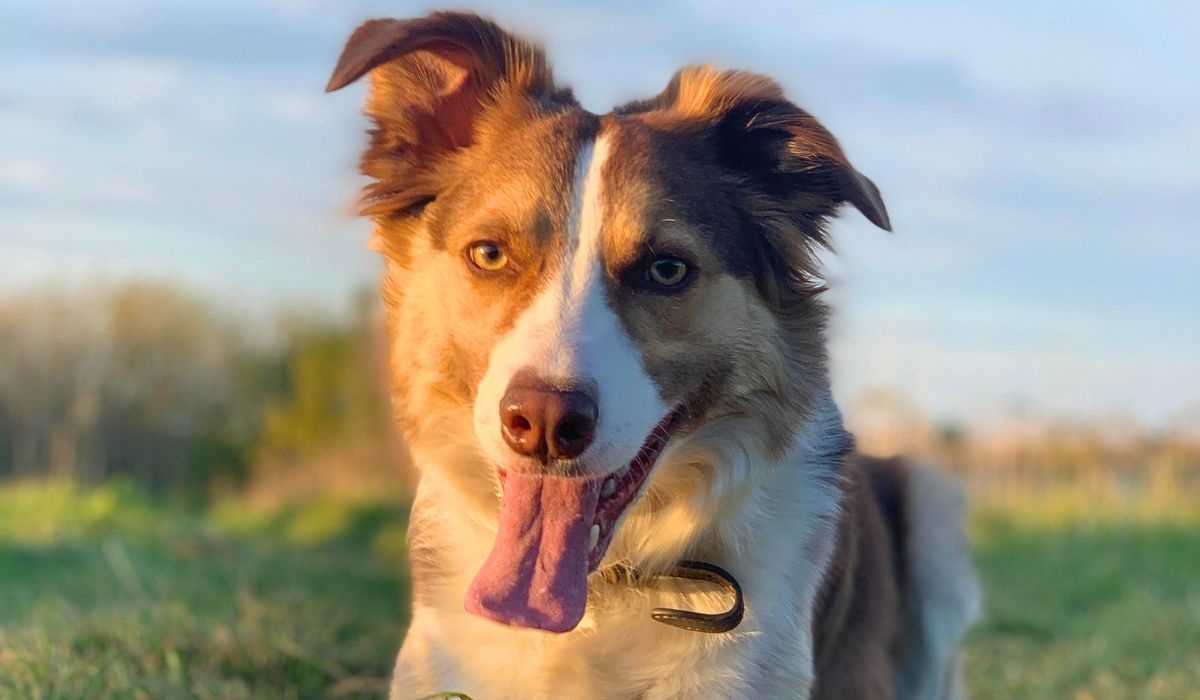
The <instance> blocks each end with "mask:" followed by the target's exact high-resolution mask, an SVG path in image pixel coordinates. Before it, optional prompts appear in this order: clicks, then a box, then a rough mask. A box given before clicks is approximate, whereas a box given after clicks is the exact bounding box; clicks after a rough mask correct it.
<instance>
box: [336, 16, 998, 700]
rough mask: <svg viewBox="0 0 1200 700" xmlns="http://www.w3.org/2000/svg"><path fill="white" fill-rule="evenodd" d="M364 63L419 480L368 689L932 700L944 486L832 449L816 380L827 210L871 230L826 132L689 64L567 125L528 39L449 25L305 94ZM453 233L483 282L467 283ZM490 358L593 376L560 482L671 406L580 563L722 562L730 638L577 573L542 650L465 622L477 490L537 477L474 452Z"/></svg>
mask: <svg viewBox="0 0 1200 700" xmlns="http://www.w3.org/2000/svg"><path fill="white" fill-rule="evenodd" d="M367 74H370V77H371V89H370V94H369V98H368V101H367V106H366V111H367V114H368V115H369V117H370V118H371V119H372V120H373V121H374V128H373V130H372V132H371V142H370V146H369V147H368V149H367V151H366V153H365V155H364V156H363V161H362V168H363V172H364V173H365V174H366V175H368V176H369V177H370V178H372V183H371V185H370V186H369V187H368V188H367V192H366V196H365V200H364V201H365V204H364V212H365V213H366V214H367V215H369V216H371V217H372V218H373V219H374V221H375V224H376V227H375V237H374V247H376V248H377V249H378V250H379V251H380V252H382V253H383V255H384V258H385V260H386V263H387V267H386V274H385V278H384V282H383V299H384V302H385V305H386V310H387V317H388V322H389V330H390V341H391V343H392V367H393V371H394V375H395V383H396V405H397V414H398V420H399V422H400V423H401V426H402V428H403V430H404V433H405V435H406V437H407V440H408V442H409V444H410V446H411V449H412V453H413V457H414V461H415V463H416V464H417V465H418V467H419V468H420V470H421V479H420V484H419V486H418V489H417V494H416V499H415V503H414V505H413V512H412V519H411V525H410V535H409V541H410V556H411V561H412V576H413V591H414V604H413V619H412V625H411V627H410V628H409V631H408V636H407V639H406V640H405V643H404V646H403V649H402V650H401V652H400V656H399V659H398V660H397V663H396V669H395V679H394V682H393V686H392V697H393V698H415V697H421V696H424V695H427V694H432V693H436V692H442V691H456V692H462V693H467V694H470V695H472V696H473V697H476V698H480V699H481V700H482V699H487V700H491V699H493V698H549V697H555V698H716V697H728V698H749V697H798V698H806V697H815V698H893V697H898V698H913V699H915V698H930V699H934V698H952V697H957V696H958V694H959V690H958V681H957V674H958V669H957V662H956V646H957V644H958V641H959V639H960V637H961V635H962V633H963V631H964V630H965V628H966V626H967V625H968V623H969V621H970V619H971V618H972V616H973V615H974V614H975V610H976V607H977V597H978V593H977V588H976V584H975V580H974V576H973V573H972V570H971V567H970V563H969V561H968V557H967V552H966V548H965V543H964V538H963V534H962V528H961V520H962V510H963V505H962V499H961V496H960V495H959V494H958V492H957V491H956V490H955V489H954V488H953V487H951V486H949V485H948V484H947V483H946V482H945V481H943V480H942V479H941V478H940V477H939V476H937V475H936V474H934V473H933V472H932V471H930V470H928V469H923V468H912V467H909V466H906V465H904V464H902V463H899V462H895V461H877V460H869V459H865V458H860V457H855V456H852V455H851V446H852V442H851V438H850V437H849V435H848V434H847V433H846V431H845V430H844V428H843V425H842V419H841V416H840V414H839V412H838V409H837V407H836V406H835V405H834V402H833V400H832V398H831V396H830V392H829V379H828V371H827V368H826V367H827V360H826V350H825V340H824V325H825V317H826V309H825V307H824V305H823V304H822V302H821V300H820V292H821V291H822V288H821V285H820V281H819V270H818V268H817V263H816V259H815V249H816V248H817V247H818V246H820V245H822V244H825V243H826V242H827V241H826V233H825V228H824V221H825V220H826V219H827V218H828V217H829V216H831V215H832V214H833V213H834V211H835V210H836V209H837V208H838V207H839V206H840V205H842V204H843V203H849V204H851V205H853V206H854V207H856V208H857V209H858V210H860V211H861V212H862V213H863V214H864V215H865V216H866V217H867V218H868V219H870V220H871V221H872V222H874V223H875V224H877V225H878V226H880V227H882V228H888V227H889V226H890V224H889V222H888V217H887V213H886V211H885V209H884V205H883V202H882V200H881V199H880V196H879V193H878V191H877V190H876V189H875V186H874V185H873V184H871V182H870V181H869V180H867V179H866V178H865V177H863V176H862V175H861V174H859V173H858V172H857V171H856V170H854V168H853V167H851V165H850V164H849V162H848V161H847V159H846V157H845V155H844V154H843V152H842V150H841V149H840V147H839V146H838V144H837V142H836V141H835V140H834V138H833V137H832V136H831V135H830V134H829V132H828V131H826V130H825V129H824V128H823V127H822V126H821V125H820V124H818V123H817V121H816V120H815V119H813V117H812V116H811V115H809V114H808V113H806V112H804V111H803V110H801V109H800V108H798V107H796V106H795V105H794V104H792V103H791V102H789V101H788V100H787V99H785V97H784V96H783V94H782V92H781V90H780V88H779V87H778V86H777V85H776V84H775V83H774V82H773V81H771V80H770V79H768V78H765V77H762V76H758V75H753V74H749V73H742V72H722V71H717V70H714V69H712V68H708V67H698V68H688V69H685V70H683V71H681V72H680V73H678V74H677V75H676V76H675V77H674V79H672V81H671V83H670V84H669V85H668V86H667V88H666V89H665V90H664V92H663V93H662V94H660V95H659V96H657V97H655V98H652V99H649V100H645V101H641V102H636V103H633V104H629V105H626V106H624V107H621V108H618V109H616V110H615V111H614V112H612V113H610V114H607V115H603V116H597V115H593V114H590V113H588V112H586V111H584V110H582V109H581V108H580V107H579V105H578V104H577V103H576V101H575V100H574V98H573V97H572V96H571V93H570V91H569V90H566V89H563V88H560V87H558V86H556V84H555V83H554V80H553V78H552V76H551V73H550V69H549V66H548V65H547V62H546V60H545V58H544V56H543V54H542V52H541V51H540V50H539V49H538V48H536V47H534V46H532V45H530V44H528V43H526V42H524V41H522V40H520V39H518V38H515V37H513V36H512V35H510V34H508V33H506V32H504V31H503V30H501V29H500V28H499V27H497V26H495V25H494V24H492V23H491V22H489V21H486V20H483V19H481V18H479V17H476V16H474V15H467V14H447V13H439V14H434V15H431V16H429V17H426V18H422V19H416V20H409V21H398V20H374V21H371V22H368V23H367V24H365V25H363V26H362V27H361V28H359V29H358V30H357V31H356V32H355V33H354V35H353V36H352V37H351V38H350V40H349V43H348V44H347V46H346V49H345V51H344V53H343V55H342V57H341V59H340V61H339V63H338V66H337V68H336V69H335V71H334V75H333V78H332V79H331V81H330V89H337V88H340V87H343V86H344V85H347V84H349V83H351V82H353V81H355V80H357V79H358V78H360V77H362V76H363V75H367ZM479 241H488V242H492V243H494V244H496V245H497V247H498V248H499V249H501V250H503V252H504V254H505V255H506V257H507V261H508V265H507V266H506V267H504V269H502V270H500V271H494V272H492V273H485V272H482V271H481V270H480V269H477V268H475V267H472V265H471V263H470V262H469V255H468V254H467V253H466V252H465V251H469V250H470V248H471V246H472V245H474V244H476V243H478V242H479ZM664 254H668V255H670V256H671V257H673V258H678V259H683V260H686V261H687V262H688V263H689V265H690V267H689V270H690V271H689V273H688V274H689V277H688V280H687V284H686V285H680V289H678V290H675V289H672V290H665V289H660V288H654V287H653V286H652V285H649V286H648V284H647V283H646V281H645V279H646V278H645V270H646V267H647V265H648V264H651V263H652V262H653V261H654V260H655V259H656V257H655V256H662V255H664ZM519 373H533V374H536V375H537V376H539V377H542V378H544V379H545V380H546V381H549V382H570V383H572V385H574V383H582V384H584V385H586V386H588V387H591V389H590V390H591V391H593V393H594V394H595V398H596V401H597V403H598V415H599V419H598V423H597V425H596V437H595V441H594V443H592V446H591V447H589V448H588V449H587V451H586V452H584V453H583V454H582V455H581V456H580V457H579V458H578V459H576V460H573V461H572V462H571V463H570V464H569V465H567V466H568V467H569V468H570V469H571V470H573V473H577V474H580V475H582V477H583V478H603V477H604V476H605V475H608V474H614V473H618V472H619V471H620V470H621V469H623V468H624V467H625V465H626V464H628V463H629V462H630V460H631V459H633V458H634V455H635V454H637V453H638V449H639V446H640V445H642V443H643V441H645V440H646V436H647V434H648V433H649V432H650V431H651V430H652V429H654V426H655V425H656V424H658V423H659V422H660V421H661V420H662V419H663V416H664V415H668V413H669V412H670V411H672V410H680V411H683V412H684V413H683V415H685V416H686V418H685V420H684V422H683V424H682V426H681V427H680V428H679V429H678V430H676V431H675V432H674V434H673V435H672V437H671V439H670V441H669V442H668V444H667V445H666V448H665V449H664V450H663V451H662V454H661V455H659V458H658V460H657V464H656V466H655V467H654V469H653V472H652V473H651V475H650V477H649V479H648V481H647V483H646V484H645V485H644V487H643V488H642V491H641V497H640V498H639V499H638V500H637V501H636V502H634V503H633V504H632V506H630V507H629V508H628V510H627V512H625V514H624V517H623V518H621V520H620V521H619V523H618V524H617V525H616V530H615V535H613V539H612V542H611V545H610V546H609V547H608V549H607V554H606V555H605V556H604V560H603V561H604V565H605V566H607V565H609V564H611V563H613V562H624V563H627V564H629V565H631V566H633V567H636V568H637V569H639V570H641V571H643V572H645V573H646V574H647V575H651V574H654V573H655V572H661V571H664V570H665V569H667V568H669V567H671V566H672V565H674V564H675V563H676V562H678V561H679V560H681V559H683V558H690V559H700V560H704V561H708V562H713V563H716V564H718V565H720V566H721V567H723V568H725V569H727V570H728V571H730V572H732V573H733V575H734V576H736V577H737V579H738V580H739V581H740V582H741V585H742V587H743V590H744V595H745V600H746V606H747V607H746V616H745V620H744V622H743V623H742V624H741V625H740V626H739V627H738V628H737V629H735V630H734V631H731V632H727V633H722V634H703V633H698V632H689V631H684V630H680V629H676V628H673V627H668V626H665V625H662V624H659V623H658V622H655V621H653V620H652V619H651V617H650V610H651V608H653V607H656V606H669V607H678V608H684V609H689V610H699V611H716V610H720V609H723V608H725V607H726V606H727V605H728V600H726V599H725V596H723V595H720V594H718V593H717V592H714V591H712V590H709V589H706V588H704V587H701V586H696V587H688V586H683V585H676V586H669V585H665V584H664V585H662V586H631V585H626V584H621V583H613V582H609V581H607V580H605V579H604V578H603V577H601V576H598V575H595V574H593V575H592V576H591V577H590V579H589V580H588V591H587V606H586V614H585V615H584V617H583V619H582V620H581V621H580V622H579V624H578V626H577V627H575V629H574V630H572V631H570V632H567V633H563V634H554V633H549V632H544V631H541V630H533V629H523V628H519V627H510V626H505V625H502V624H498V623H496V622H493V621H491V620H488V619H484V618H482V617H477V616H474V615H470V614H468V613H467V612H465V611H464V606H463V598H464V592H465V591H466V590H467V588H468V585H469V584H470V582H471V580H472V578H473V577H474V576H475V574H476V572H477V571H478V570H479V569H480V566H481V563H482V562H483V561H484V559H485V558H486V557H487V556H488V552H489V549H490V547H491V545H492V542H493V539H494V538H495V537H496V529H497V514H498V511H499V509H500V508H501V506H502V504H501V502H500V498H499V494H500V490H499V485H500V480H499V476H498V474H499V473H501V472H502V471H504V470H509V471H514V472H515V471H529V470H530V469H534V468H547V467H546V465H545V464H542V465H540V467H538V465H531V463H530V462H529V460H530V458H528V457H523V456H521V455H517V454H516V453H514V452H513V451H512V450H511V449H509V448H508V447H507V446H506V444H505V442H504V441H503V440H502V439H501V437H500V430H499V426H498V425H497V421H498V419H497V405H498V402H499V401H500V397H501V395H502V394H503V392H504V391H505V388H506V387H507V386H508V385H509V384H510V382H511V381H512V380H513V378H514V377H515V376H516V375H517V374H519Z"/></svg>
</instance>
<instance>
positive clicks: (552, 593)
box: [463, 472, 600, 632]
mask: <svg viewBox="0 0 1200 700" xmlns="http://www.w3.org/2000/svg"><path fill="white" fill-rule="evenodd" d="M599 500H600V485H599V484H598V483H596V482H595V481H589V480H586V479H572V478H567V477H558V476H529V475H525V474H519V473H515V472H514V473H509V474H507V475H506V478H505V479H504V496H503V499H502V500H501V502H500V529H499V531H498V532H497V533H496V542H495V544H493V545H492V553H491V554H489V555H488V558H487V561H485V562H484V563H483V567H482V568H481V569H479V573H477V574H475V580H474V581H472V582H471V586H470V587H469V588H468V589H467V597H466V600H465V601H464V603H463V604H464V606H465V607H466V609H467V612H469V613H473V614H475V615H482V616H483V617H487V618H490V619H492V620H495V621H497V622H503V623H504V624H506V625H517V626H520V627H534V628H537V629H543V630H547V631H550V632H567V631H569V630H572V629H575V625H577V624H579V620H580V619H581V618H582V617H583V610H584V608H585V607H586V606H587V575H588V534H589V531H590V530H591V527H592V520H593V519H594V518H595V517H596V504H597V502H598V501H599Z"/></svg>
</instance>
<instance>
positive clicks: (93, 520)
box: [0, 483, 1200, 700]
mask: <svg viewBox="0 0 1200 700" xmlns="http://www.w3.org/2000/svg"><path fill="white" fill-rule="evenodd" d="M403 523H404V513H403V509H402V508H401V507H399V506H398V505H395V504H388V503H382V502H374V503H373V502H362V501H359V502H342V501H337V500H327V501H318V502H313V503H306V504H299V505H292V506H288V507H283V508H274V509H270V510H264V509H254V508H250V507H248V506H245V505H226V506H223V507H221V508H219V509H217V510H215V511H213V512H211V513H209V514H207V515H206V516H204V517H198V516H195V515H186V514H179V513H174V512H172V511H170V510H169V509H166V508H164V507H163V506H161V505H157V504H155V503H152V502H150V501H148V500H146V499H144V498H142V497H140V496H139V495H138V494H137V493H136V492H135V491H134V490H132V489H129V488H126V487H122V486H120V485H113V486H109V487H105V488H103V489H99V490H96V491H90V492H83V491H80V490H78V489H76V488H74V487H73V486H71V485H70V484H66V483H48V484H47V483H41V484H28V483H27V484H21V485H6V486H0V697H2V698H8V697H18V698H106V697H111V698H128V697H134V698H137V697H142V698H233V699H236V698H251V697H253V698H289V697H296V698H309V697H358V696H367V697H379V696H381V695H383V694H384V692H385V690H386V683H387V675H388V671H389V669H390V666H391V663H392V659H393V656H394V654H395V651H396V649H397V647H398V645H399V642H400V639H401V636H402V634H403V627H404V624H405V621H406V616H407V611H406V606H405V601H406V599H407V588H406V587H407V582H406V581H405V580H404V577H403V575H402V567H401V564H400V562H402V561H403V557H404V551H403ZM972 525H973V527H972V531H973V532H972V534H973V537H974V540H975V542H976V559H977V562H978V564H979V568H980V573H981V574H982V577H983V580H984V586H985V589H986V596H987V616H986V617H985V619H984V620H983V622H982V623H981V624H980V625H979V627H978V628H977V629H975V630H974V631H973V632H972V633H971V635H970V637H969V640H968V646H967V663H968V666H967V677H968V685H969V687H970V690H971V693H972V696H973V697H974V698H977V699H983V700H989V699H997V700H999V699H1001V698H1003V699H1004V700H1011V699H1016V700H1024V699H1027V698H1028V699H1034V698H1047V699H1054V700H1059V699H1062V698H1066V699H1069V700H1070V699H1075V700H1093V699H1094V700H1110V699H1111V700H1122V699H1125V698H1129V699H1131V700H1132V699H1134V698H1137V699H1139V700H1141V699H1142V698H1147V699H1167V698H1170V699H1194V698H1200V531H1198V530H1197V529H1196V528H1195V527H1193V526H1191V525H1190V524H1188V523H1184V522H1173V521H1170V520H1165V521H1163V522H1159V523H1155V522H1153V521H1145V520H1143V521H1140V522H1138V523H1137V524H1133V523H1128V522H1121V521H1109V522H1103V523H1093V524H1090V525H1085V524H1082V523H1079V522H1054V523H1047V522H1046V521H1045V520H1039V519H1037V518H1034V517H1031V516H1030V517H1025V516H1014V515H1012V514H1011V513H1010V514H1008V515H1004V514H1001V515H989V516H986V517H984V516H977V517H976V518H975V519H974V521H973V524H972Z"/></svg>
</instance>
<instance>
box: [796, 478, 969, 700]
mask: <svg viewBox="0 0 1200 700" xmlns="http://www.w3.org/2000/svg"><path fill="white" fill-rule="evenodd" d="M843 476H844V479H843V482H842V483H843V491H842V493H843V501H842V517H841V521H840V523H839V527H838V544H837V547H836V549H835V550H834V559H833V562H832V565H831V566H830V568H829V570H828V572H827V573H826V576H825V580H824V582H823V584H822V587H821V592H820V594H819V596H818V598H817V608H816V620H815V625H814V630H813V634H814V663H815V666H816V679H817V680H816V687H815V688H814V691H813V697H814V698H818V699H820V700H836V699H838V698H891V697H898V698H902V699H903V700H948V699H950V698H958V697H961V695H962V692H961V688H960V681H959V678H958V675H959V671H958V662H957V659H956V657H955V649H956V648H957V646H958V642H959V641H960V637H961V635H962V633H963V631H964V630H965V629H966V628H967V626H968V624H969V623H970V621H971V620H972V619H973V618H974V617H975V616H976V615H977V613H978V608H979V589H978V584H977V583H976V580H975V576H974V573H973V570H972V568H971V564H970V560H969V554H968V550H967V543H966V541H965V538H964V537H963V530H962V520H963V511H964V502H963V498H962V495H961V493H960V492H959V490H958V489H957V488H956V487H955V486H954V485H953V484H951V483H950V482H949V481H948V480H946V479H945V478H944V477H942V476H940V475H939V474H937V473H935V472H934V471H932V470H931V469H929V468H926V467H919V466H914V465H911V464H910V463H908V462H906V461H904V460H902V459H899V458H891V459H879V458H872V457H866V456H862V455H855V456H852V457H851V458H850V459H848V460H847V462H846V464H845V468H844V472H843Z"/></svg>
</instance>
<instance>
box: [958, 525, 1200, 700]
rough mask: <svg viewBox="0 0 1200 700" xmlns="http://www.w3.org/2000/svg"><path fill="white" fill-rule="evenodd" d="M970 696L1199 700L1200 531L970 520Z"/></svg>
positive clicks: (1182, 527)
mask: <svg viewBox="0 0 1200 700" xmlns="http://www.w3.org/2000/svg"><path fill="white" fill-rule="evenodd" d="M973 530H974V533H973V534H974V540H975V546H976V562H977V564H978V566H979V571H980V575H981V577H982V579H983V584H984V588H985V596H986V615H985V618H984V620H983V621H982V623H981V624H980V625H979V626H978V628H977V629H975V630H974V631H973V632H972V634H971V636H970V638H969V643H968V646H967V671H968V674H967V675H968V686H969V688H970V690H971V696H972V697H973V698H977V699H980V700H987V699H991V698H994V699H996V700H1000V699H1002V698H1003V699H1005V700H1007V699H1009V698H1047V699H1050V698H1066V699H1076V700H1092V699H1095V700H1123V699H1125V698H1128V699H1129V700H1134V699H1136V700H1166V699H1168V698H1170V699H1181V698H1186V699H1195V698H1200V530H1197V529H1195V528H1194V527H1190V526H1188V525H1185V524H1178V523H1170V522H1164V523H1158V524H1155V523H1138V524H1131V523H1121V522H1102V523H1091V524H1084V523H1073V524H1065V525H1061V526H1058V527H1052V528H1048V527H1045V526H1030V525H1027V524H1024V523H1022V522H1021V521H1018V520H1014V519H1013V518H1012V517H1011V516H1008V517H1004V516H990V517H986V518H984V517H977V518H976V521H975V522H974V527H973Z"/></svg>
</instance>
